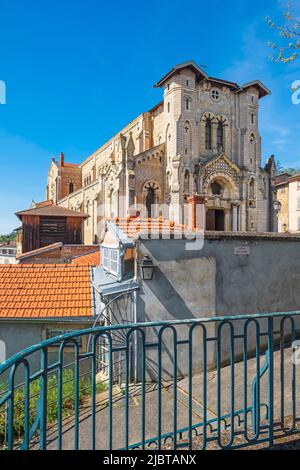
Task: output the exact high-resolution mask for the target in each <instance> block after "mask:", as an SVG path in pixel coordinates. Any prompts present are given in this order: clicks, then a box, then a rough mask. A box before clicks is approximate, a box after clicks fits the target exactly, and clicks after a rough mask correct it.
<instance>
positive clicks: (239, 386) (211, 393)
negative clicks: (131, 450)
mask: <svg viewBox="0 0 300 470" xmlns="http://www.w3.org/2000/svg"><path fill="white" fill-rule="evenodd" d="M291 354H292V351H291V350H290V349H287V350H286V351H285V360H284V364H285V375H284V377H285V383H286V387H285V391H284V397H285V403H286V410H285V416H289V415H291V414H292V412H291V402H292V396H291V378H292V374H291V371H292V367H291V365H292V362H291ZM263 362H264V356H262V357H261V360H260V366H261V365H262V364H263ZM247 375H248V387H247V391H248V406H251V398H252V393H251V386H252V381H253V378H254V377H255V375H256V361H255V359H250V360H248V374H247ZM274 377H275V380H274V384H275V389H274V398H275V401H274V414H275V420H278V419H280V398H281V390H280V389H281V387H280V353H279V352H275V354H274ZM243 381H244V370H243V363H239V364H235V383H234V391H235V410H238V409H243V408H244V384H243ZM147 387H148V388H147V393H146V439H151V438H154V437H155V436H157V434H158V431H157V429H158V391H157V386H156V385H154V384H151V385H149V386H147ZM299 387H300V376H299V374H297V380H296V389H297V390H300V388H299ZM260 388H261V390H260V394H261V402H262V403H266V404H267V403H268V373H266V374H265V376H264V377H263V378H262V379H261V384H260ZM188 390H189V388H188V379H184V380H182V381H180V382H179V383H178V387H177V394H178V400H177V428H178V429H182V428H185V427H187V426H188ZM202 391H203V376H202V374H199V375H196V376H195V377H194V378H193V397H192V399H193V409H192V419H193V423H199V422H201V421H202V418H203V402H202ZM173 397H174V394H173V387H172V386H170V387H168V388H165V389H163V391H162V416H161V419H162V433H167V432H168V433H169V432H172V429H173V425H174V423H173V422H174V409H173V406H174V404H173ZM207 406H208V419H210V418H214V417H216V415H217V374H216V372H209V373H208V375H207ZM141 407H142V399H141V393H140V388H139V387H135V388H134V389H133V390H132V393H131V396H130V400H129V444H135V443H138V442H140V441H141V439H142V438H141V416H142V413H141ZM124 408H125V402H124V396H123V395H122V394H120V393H119V396H115V397H114V405H113V448H114V449H119V448H122V447H124V446H125V431H124V430H125V413H124ZM221 408H222V410H221V412H222V414H226V413H229V412H230V367H225V368H224V369H222V395H221ZM296 411H297V416H300V402H299V400H297V406H296ZM262 417H264V416H263V413H262ZM249 421H250V420H249ZM249 424H251V423H249V422H248V425H249ZM108 425H109V416H108V408H107V406H104V405H103V403H102V404H101V403H98V405H97V412H96V448H97V449H107V448H108ZM235 426H236V428H237V425H236V424H235ZM186 437H187V435H184V436H183V438H186ZM48 438H49V441H48V448H49V449H56V448H57V431H56V429H55V427H53V428H52V429H50V430H49V433H48ZM62 442H63V449H72V448H74V426H73V421H72V419H70V420H69V422H66V423H65V425H64V427H63V439H62ZM90 446H91V407H90V405H89V404H88V403H87V404H86V405H85V407H83V408H82V409H81V414H80V425H79V448H80V449H90Z"/></svg>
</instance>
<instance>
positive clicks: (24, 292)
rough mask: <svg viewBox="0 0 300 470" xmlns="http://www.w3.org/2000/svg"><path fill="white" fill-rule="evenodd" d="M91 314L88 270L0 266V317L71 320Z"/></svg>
mask: <svg viewBox="0 0 300 470" xmlns="http://www.w3.org/2000/svg"><path fill="white" fill-rule="evenodd" d="M92 314H93V312H92V291H91V270H90V268H89V267H80V266H70V265H14V266H13V265H10V266H0V318H59V317H60V318H71V317H90V316H92Z"/></svg>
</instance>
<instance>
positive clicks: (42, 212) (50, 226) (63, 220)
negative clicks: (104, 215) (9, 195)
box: [16, 201, 88, 253]
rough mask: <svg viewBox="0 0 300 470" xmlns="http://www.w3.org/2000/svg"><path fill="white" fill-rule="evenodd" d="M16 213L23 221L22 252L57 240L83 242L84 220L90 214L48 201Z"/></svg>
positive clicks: (79, 243)
mask: <svg viewBox="0 0 300 470" xmlns="http://www.w3.org/2000/svg"><path fill="white" fill-rule="evenodd" d="M16 215H17V216H18V217H19V219H20V220H21V221H22V253H27V252H28V251H33V250H37V249H38V248H42V247H44V246H48V245H51V244H52V243H57V242H62V243H63V244H66V245H81V244H82V242H83V234H82V232H83V222H84V219H86V218H87V217H88V216H87V215H86V214H84V213H82V212H76V211H72V210H70V209H66V208H64V207H60V206H56V205H54V204H53V202H52V201H47V202H46V203H45V202H43V203H40V204H37V205H36V206H35V207H33V208H32V209H28V210H26V211H21V212H17V214H16Z"/></svg>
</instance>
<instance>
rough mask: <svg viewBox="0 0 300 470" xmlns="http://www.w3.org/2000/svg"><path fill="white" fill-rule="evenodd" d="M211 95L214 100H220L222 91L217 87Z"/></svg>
mask: <svg viewBox="0 0 300 470" xmlns="http://www.w3.org/2000/svg"><path fill="white" fill-rule="evenodd" d="M210 96H211V99H212V100H213V101H219V100H220V97H221V95H220V92H219V90H217V89H214V90H212V91H211V94H210Z"/></svg>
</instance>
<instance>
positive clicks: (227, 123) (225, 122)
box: [215, 114, 229, 126]
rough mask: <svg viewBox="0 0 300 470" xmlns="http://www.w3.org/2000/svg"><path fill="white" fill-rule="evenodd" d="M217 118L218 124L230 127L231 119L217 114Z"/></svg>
mask: <svg viewBox="0 0 300 470" xmlns="http://www.w3.org/2000/svg"><path fill="white" fill-rule="evenodd" d="M215 118H216V121H217V122H218V123H219V122H221V123H222V124H224V125H225V126H228V125H229V119H228V117H227V116H226V115H225V114H217V115H216V116H215Z"/></svg>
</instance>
